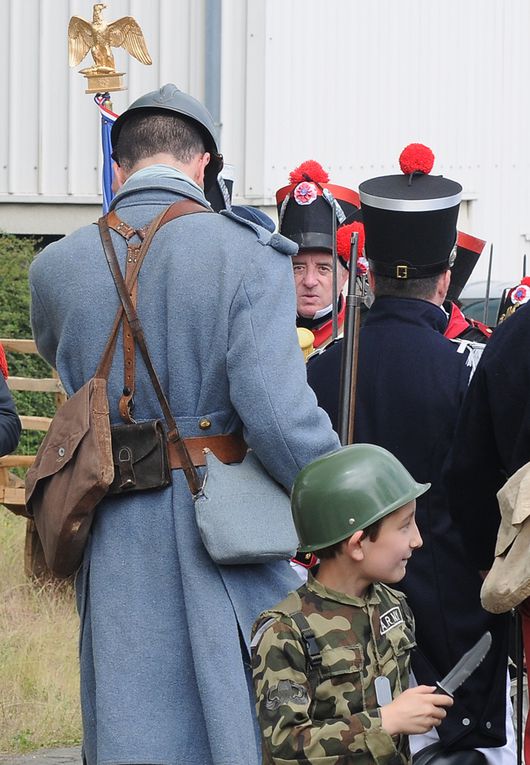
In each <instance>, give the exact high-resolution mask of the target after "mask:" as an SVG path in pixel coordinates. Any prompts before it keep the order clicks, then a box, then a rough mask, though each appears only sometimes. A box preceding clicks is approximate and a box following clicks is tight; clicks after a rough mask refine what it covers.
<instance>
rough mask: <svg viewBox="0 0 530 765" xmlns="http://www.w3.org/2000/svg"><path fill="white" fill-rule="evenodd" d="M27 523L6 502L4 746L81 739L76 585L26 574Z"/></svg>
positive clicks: (1, 579) (0, 588)
mask: <svg viewBox="0 0 530 765" xmlns="http://www.w3.org/2000/svg"><path fill="white" fill-rule="evenodd" d="M25 525H26V523H25V520H24V519H23V518H20V517H17V516H14V515H12V514H11V513H9V512H8V511H7V510H6V509H5V508H4V507H2V506H0V752H1V753H13V752H26V751H29V750H33V749H38V748H40V747H53V746H68V745H72V744H77V743H79V741H80V740H81V721H80V712H79V690H78V689H79V672H78V662H77V641H78V635H77V632H78V620H77V614H76V611H75V602H74V593H73V588H72V585H71V584H69V583H62V584H61V583H55V582H46V583H41V584H39V583H35V582H32V581H29V580H28V579H27V578H26V576H25V574H24V536H25Z"/></svg>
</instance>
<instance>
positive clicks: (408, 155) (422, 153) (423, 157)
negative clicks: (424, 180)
mask: <svg viewBox="0 0 530 765" xmlns="http://www.w3.org/2000/svg"><path fill="white" fill-rule="evenodd" d="M433 165H434V154H433V153H432V151H431V150H430V149H429V147H428V146H424V145H423V144H422V143H409V145H408V146H406V147H405V148H404V149H403V151H402V152H401V154H400V155H399V166H400V167H401V170H402V171H403V172H404V173H405V175H412V173H425V174H426V175H427V174H429V173H430V172H431V170H432V167H433Z"/></svg>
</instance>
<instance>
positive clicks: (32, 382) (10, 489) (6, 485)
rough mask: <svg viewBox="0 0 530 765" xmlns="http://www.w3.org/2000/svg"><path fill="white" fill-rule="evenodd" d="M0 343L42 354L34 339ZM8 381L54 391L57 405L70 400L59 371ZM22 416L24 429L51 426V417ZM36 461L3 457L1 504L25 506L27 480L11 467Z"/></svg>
mask: <svg viewBox="0 0 530 765" xmlns="http://www.w3.org/2000/svg"><path fill="white" fill-rule="evenodd" d="M0 343H1V344H2V345H3V346H4V349H5V350H6V351H13V352H14V353H38V351H37V348H36V346H35V342H34V341H33V340H27V339H18V338H10V337H2V338H0ZM7 384H8V386H9V388H10V389H11V390H23V391H32V392H39V393H53V394H54V400H55V406H56V407H57V408H58V407H59V406H60V405H61V404H62V403H63V402H64V401H66V393H65V391H64V388H63V386H62V384H61V381H60V380H59V378H58V376H57V373H56V372H55V371H52V377H42V378H34V377H8V378H7ZM19 417H20V421H21V423H22V428H23V430H40V431H47V430H48V428H49V427H50V422H51V418H50V417H36V416H33V415H25V414H24V413H23V412H20V411H19ZM34 460H35V455H34V454H9V455H7V456H5V457H0V504H2V505H13V506H16V507H23V506H24V482H23V481H22V479H21V478H19V477H18V476H17V475H15V474H14V473H12V472H10V470H11V469H12V468H15V467H20V468H28V467H30V466H31V465H32V464H33V461H34Z"/></svg>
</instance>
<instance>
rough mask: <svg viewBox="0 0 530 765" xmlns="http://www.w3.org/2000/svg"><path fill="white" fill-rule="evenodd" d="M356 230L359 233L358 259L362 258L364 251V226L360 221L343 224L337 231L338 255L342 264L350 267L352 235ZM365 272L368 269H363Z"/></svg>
mask: <svg viewBox="0 0 530 765" xmlns="http://www.w3.org/2000/svg"><path fill="white" fill-rule="evenodd" d="M354 231H357V233H358V234H359V236H358V238H357V261H358V262H359V259H360V258H362V256H363V252H364V226H363V224H362V223H361V222H360V221H355V222H354V223H349V224H348V225H347V226H341V227H340V228H339V229H338V231H337V255H338V256H339V258H340V260H341V262H342V264H343V265H344V266H345V267H346V268H348V267H349V263H350V254H351V235H352V233H353V232H354ZM362 270H363V273H364V271H365V270H366V269H362Z"/></svg>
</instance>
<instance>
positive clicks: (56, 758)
mask: <svg viewBox="0 0 530 765" xmlns="http://www.w3.org/2000/svg"><path fill="white" fill-rule="evenodd" d="M0 765H81V747H79V746H75V747H72V748H68V749H40V750H39V751H37V752H30V753H28V754H0Z"/></svg>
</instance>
